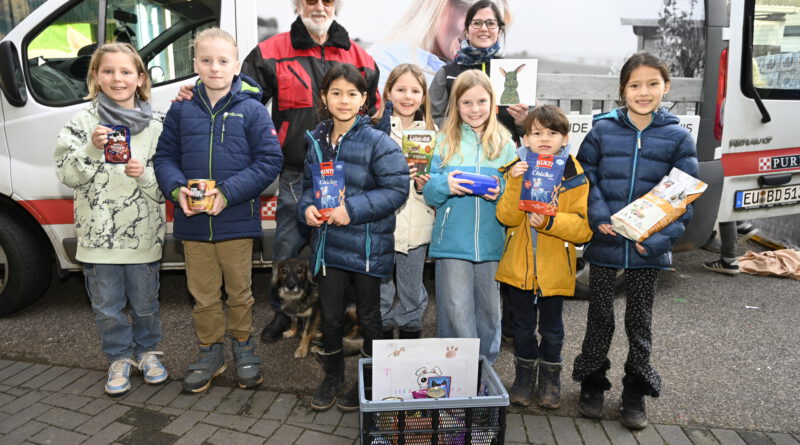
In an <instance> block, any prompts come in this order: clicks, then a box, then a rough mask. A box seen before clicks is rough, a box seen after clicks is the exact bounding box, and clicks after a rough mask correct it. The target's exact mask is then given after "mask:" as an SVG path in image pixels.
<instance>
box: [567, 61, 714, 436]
mask: <svg viewBox="0 0 800 445" xmlns="http://www.w3.org/2000/svg"><path fill="white" fill-rule="evenodd" d="M669 86H670V84H669V69H668V67H667V65H666V64H665V63H664V62H663V61H661V60H659V59H658V58H657V57H655V56H653V55H651V54H649V53H647V52H640V53H636V54H634V55H633V56H631V58H630V59H628V60H627V61H626V62H625V64H624V65H623V67H622V71H621V72H620V97H622V99H624V101H625V103H626V105H627V106H626V108H619V109H616V110H613V111H611V112H609V113H606V114H601V115H599V116H595V120H594V127H593V128H592V130H591V131H590V132H589V134H587V135H586V139H584V141H583V143H582V144H581V148H580V151H579V153H578V161H580V163H581V165H583V167H584V170H585V172H586V176H588V178H589V184H590V191H589V225H590V227H591V228H592V230H593V231H594V235H593V237H592V240H591V242H590V243H589V245H588V246H587V248H586V251H585V252H584V254H583V258H584V259H585V260H586V261H588V262H589V264H590V269H589V286H590V288H589V291H590V294H591V296H590V301H589V311H588V315H587V317H588V321H587V326H586V335H585V337H584V339H583V346H582V348H581V353H580V355H578V356H577V357H576V358H575V365H574V367H573V372H572V378H573V379H574V380H575V381H578V382H580V383H581V396H580V404H579V409H580V412H581V413H582V414H583V415H585V416H588V417H600V413H601V412H602V408H603V393H604V392H605V391H606V390H608V389H610V388H611V383H610V382H609V381H608V379H607V378H606V371H607V370H608V369H609V367H610V366H611V365H610V362H609V360H608V349H609V346H610V345H611V338H612V335H613V333H614V312H613V310H614V301H613V300H614V281H615V279H616V276H617V270H618V269H625V276H626V279H627V302H626V309H625V332H626V333H627V334H628V343H629V349H628V360H627V361H626V363H625V377H624V378H623V380H622V384H623V390H622V423H623V424H624V425H626V426H627V427H629V428H637V429H638V428H644V427H645V426H646V425H647V415H646V413H645V404H644V396H646V395H649V396H652V397H658V395H659V392H660V391H661V378H660V377H659V375H658V373H657V372H656V370H655V369H654V368H653V366H652V365H651V364H650V353H651V344H652V340H651V337H652V332H651V323H652V310H653V297H654V295H655V290H656V280H657V277H658V271H659V270H661V269H667V268H669V267H670V264H671V262H672V244H673V243H674V242H675V240H676V239H677V238H678V236H680V234H681V233H683V230H684V226H685V224H686V223H687V222H688V221H689V219H690V218H691V217H692V208H691V206H690V207H689V208H688V209H687V211H686V213H685V214H684V215H683V216H681V217H680V218H679V219H678V220H677V221H675V222H673V223H672V224H670V225H668V226H666V227H665V228H663V229H662V230H661V231H660V232H656V233H654V234H653V235H651V236H650V237H649V238H647V239H646V240H645V241H642V242H640V243H638V242H634V241H630V240H627V239H625V238H624V237H623V236H622V235H619V234H617V233H616V232H615V231H614V229H613V227H612V225H611V215H613V214H614V213H616V212H618V211H619V210H621V209H622V208H623V207H625V206H626V205H627V204H629V203H630V202H632V201H634V200H635V199H637V198H639V197H641V196H642V195H644V194H646V193H647V192H649V191H650V190H651V189H652V188H653V186H655V185H656V184H657V183H658V182H659V181H660V180H661V178H663V177H664V176H666V175H667V174H669V172H670V170H672V168H673V167H677V168H678V169H680V170H683V171H684V172H686V173H688V174H690V175H692V176H695V177H696V176H697V175H698V165H697V157H696V153H695V147H694V141H693V140H692V137H691V135H690V134H689V132H688V131H687V130H686V129H684V128H683V127H681V126H680V125H678V118H676V117H675V116H673V115H671V114H669V113H668V112H667V111H666V110H663V109H659V105H660V104H661V101H662V99H663V97H664V95H665V94H667V92H668V91H669Z"/></svg>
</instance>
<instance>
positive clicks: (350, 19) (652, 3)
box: [259, 0, 704, 60]
mask: <svg viewBox="0 0 800 445" xmlns="http://www.w3.org/2000/svg"><path fill="white" fill-rule="evenodd" d="M259 3H260V6H259V8H260V9H259V12H260V15H262V16H273V17H276V18H277V19H278V22H279V27H280V30H281V31H288V29H289V25H290V24H291V22H292V21H293V20H294V19H295V15H294V12H293V11H292V8H291V4H292V2H291V0H271V1H269V2H259ZM411 3H412V2H411V0H345V3H344V5H343V8H342V12H341V14H340V17H339V18H338V19H337V20H338V21H339V22H341V23H342V24H343V25H344V26H345V28H347V30H348V31H349V32H350V36H351V38H355V37H358V38H361V39H362V40H364V41H368V42H375V41H378V40H381V39H382V38H383V36H384V35H385V34H386V31H387V30H388V29H390V28H391V27H392V26H391V25H393V24H394V20H396V19H397V18H399V17H401V16H402V15H403V14H404V12H405V10H406V8H407V7H408V6H409V5H411ZM509 3H510V4H511V12H512V14H513V15H514V23H513V24H512V26H511V27H510V28H509V29H508V38H507V40H506V46H507V52H509V53H517V52H521V51H523V50H527V51H528V52H529V53H531V55H538V56H542V57H551V58H558V59H562V60H576V59H578V58H581V57H583V58H591V59H615V60H617V59H622V58H624V57H625V56H626V55H628V54H630V53H632V52H633V51H635V49H636V36H635V35H634V34H633V31H632V29H631V27H630V26H622V25H621V24H620V18H623V17H624V18H657V17H658V12H659V10H660V9H661V7H662V5H663V0H509ZM678 4H679V6H681V7H683V8H688V7H689V4H690V0H678ZM387 11H396V12H395V13H393V14H391V16H389V17H386V19H385V20H380V19H378V18H379V17H382V16H385V15H386V14H387ZM703 14H704V11H703V2H702V1H700V2H698V5H697V6H696V7H695V16H696V17H697V18H702V17H703ZM698 16H699V17H698Z"/></svg>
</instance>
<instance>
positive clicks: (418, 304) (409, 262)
mask: <svg viewBox="0 0 800 445" xmlns="http://www.w3.org/2000/svg"><path fill="white" fill-rule="evenodd" d="M426 250H427V249H426V246H419V247H417V248H414V249H411V250H409V251H408V254H407V255H406V254H403V253H400V252H395V254H394V265H395V274H396V278H395V280H396V281H397V285H395V280H392V277H391V276H389V277H388V278H384V279H383V280H381V319H382V321H383V330H384V331H388V330H389V329H393V328H394V327H395V326H398V327H400V328H401V329H403V330H404V331H420V330H422V314H424V313H425V308H427V307H428V291H427V290H425V283H423V282H422V272H423V269H424V268H425V251H426ZM395 291H396V293H395ZM395 294H396V295H397V302H395V298H394V297H395Z"/></svg>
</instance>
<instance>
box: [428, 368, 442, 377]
mask: <svg viewBox="0 0 800 445" xmlns="http://www.w3.org/2000/svg"><path fill="white" fill-rule="evenodd" d="M431 372H432V373H434V374H436V375H438V376H441V375H442V370H441V369H439V367H438V366H434V367H433V369H431Z"/></svg>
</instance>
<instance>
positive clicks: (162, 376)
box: [136, 351, 168, 385]
mask: <svg viewBox="0 0 800 445" xmlns="http://www.w3.org/2000/svg"><path fill="white" fill-rule="evenodd" d="M159 355H164V353H163V352H161V351H147V352H145V353H144V354H141V355H138V356H137V357H136V358H138V359H139V364H138V365H137V367H138V368H139V370H141V371H142V374H144V382H145V383H149V384H151V385H157V384H159V383H163V382H164V381H165V380H167V377H168V374H167V368H165V367H164V365H162V364H161V361H160V360H159V359H158V356H159Z"/></svg>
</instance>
